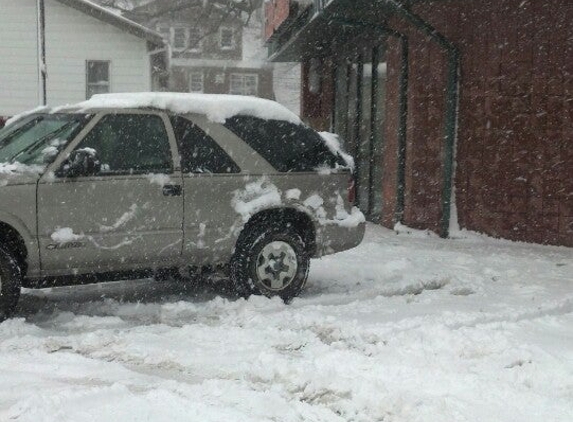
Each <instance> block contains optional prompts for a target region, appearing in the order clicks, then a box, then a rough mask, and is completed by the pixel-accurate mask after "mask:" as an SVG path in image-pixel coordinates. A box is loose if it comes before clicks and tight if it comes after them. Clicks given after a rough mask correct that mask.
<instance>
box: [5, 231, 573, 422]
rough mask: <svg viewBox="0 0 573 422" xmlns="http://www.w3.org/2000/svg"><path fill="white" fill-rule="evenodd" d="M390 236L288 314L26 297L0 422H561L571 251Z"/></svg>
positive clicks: (145, 289) (188, 296)
mask: <svg viewBox="0 0 573 422" xmlns="http://www.w3.org/2000/svg"><path fill="white" fill-rule="evenodd" d="M400 231H401V234H400V235H396V234H395V233H394V232H391V231H389V230H385V229H382V228H379V227H374V226H370V227H369V228H368V232H367V237H366V239H365V242H364V243H363V245H362V246H360V247H359V248H357V249H355V250H353V251H349V252H346V253H342V254H339V255H335V256H331V257H328V258H325V259H323V260H320V261H316V262H313V265H312V269H311V274H310V280H309V284H308V287H307V289H306V291H305V293H304V295H303V297H301V298H300V299H297V300H295V301H294V302H293V303H292V304H291V305H289V306H286V305H284V304H283V303H281V302H280V301H279V300H268V299H264V298H252V299H250V300H248V301H245V300H242V299H239V300H237V299H235V298H233V297H231V296H229V295H226V294H225V293H222V292H217V291H214V290H215V289H213V288H204V289H202V290H200V291H195V292H190V291H188V289H185V288H182V287H181V286H178V285H176V284H173V283H169V282H162V283H154V282H151V281H149V280H143V281H132V282H125V283H121V284H120V283H111V284H106V285H97V286H85V287H77V288H65V289H64V288H62V289H52V290H49V291H26V292H25V294H24V295H23V298H22V301H21V306H20V310H19V314H18V315H17V316H16V318H15V319H12V320H9V321H6V322H4V323H2V324H0V421H2V422H4V421H12V420H14V421H19V422H23V421H33V422H43V421H46V422H47V421H57V422H64V421H70V422H72V421H73V422H82V421H98V422H101V421H121V422H126V421H153V422H155V421H169V422H177V421H185V422H188V421H201V422H208V421H217V422H219V421H232V422H236V421H328V422H336V421H357V422H362V421H364V422H365V421H408V422H410V421H424V422H430V421H437V422H452V421H476V422H477V421H479V422H485V421H487V422H498V421H519V422H527V421H536V422H548V421H563V422H570V421H572V420H573V249H567V248H557V247H543V246H535V245H525V244H514V243H510V242H506V241H496V240H491V239H485V238H480V237H471V238H470V239H460V240H441V239H436V238H435V237H429V236H424V235H420V233H413V234H408V233H405V230H403V228H402V229H401V230H400ZM220 290H223V289H220Z"/></svg>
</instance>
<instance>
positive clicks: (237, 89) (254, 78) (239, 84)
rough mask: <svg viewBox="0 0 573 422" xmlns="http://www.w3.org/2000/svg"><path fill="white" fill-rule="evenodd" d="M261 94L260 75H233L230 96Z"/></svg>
mask: <svg viewBox="0 0 573 422" xmlns="http://www.w3.org/2000/svg"><path fill="white" fill-rule="evenodd" d="M258 92H259V75H252V74H241V73H232V74H231V88H230V90H229V93H230V94H233V95H257V94H258Z"/></svg>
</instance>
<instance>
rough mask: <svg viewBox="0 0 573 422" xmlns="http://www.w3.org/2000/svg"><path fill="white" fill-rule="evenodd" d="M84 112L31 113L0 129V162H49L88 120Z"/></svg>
mask: <svg viewBox="0 0 573 422" xmlns="http://www.w3.org/2000/svg"><path fill="white" fill-rule="evenodd" d="M90 117H91V116H90V115H85V114H34V115H31V116H28V117H25V118H23V119H22V120H20V121H18V122H16V123H14V124H13V125H10V126H8V127H6V128H4V129H2V130H0V163H5V162H8V163H13V162H19V163H22V164H27V165H42V164H48V163H50V162H51V161H52V160H53V159H54V158H55V157H56V156H57V155H58V153H59V152H60V151H61V150H62V149H63V148H64V147H65V146H66V145H67V143H68V142H69V141H70V140H72V139H73V138H74V137H75V136H76V135H77V134H78V133H79V131H80V130H81V129H82V128H83V127H84V126H85V125H86V124H87V122H88V121H89V118H90Z"/></svg>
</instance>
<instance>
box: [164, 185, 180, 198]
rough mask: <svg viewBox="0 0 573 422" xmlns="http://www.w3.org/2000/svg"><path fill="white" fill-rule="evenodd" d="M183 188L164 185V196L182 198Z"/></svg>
mask: <svg viewBox="0 0 573 422" xmlns="http://www.w3.org/2000/svg"><path fill="white" fill-rule="evenodd" d="M182 194H183V188H182V186H181V185H164V186H163V196H181V195H182Z"/></svg>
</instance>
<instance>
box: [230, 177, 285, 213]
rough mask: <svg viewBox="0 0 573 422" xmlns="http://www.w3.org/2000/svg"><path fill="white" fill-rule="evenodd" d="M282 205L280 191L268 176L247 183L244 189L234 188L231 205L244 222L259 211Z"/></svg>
mask: <svg viewBox="0 0 573 422" xmlns="http://www.w3.org/2000/svg"><path fill="white" fill-rule="evenodd" d="M281 205H282V200H281V193H280V191H279V190H278V188H277V187H276V186H275V185H274V184H272V183H271V182H270V181H269V179H268V178H266V177H262V178H260V179H259V180H258V181H256V182H252V183H248V184H247V185H246V186H245V188H244V189H239V190H236V191H235V192H234V194H233V199H232V200H231V206H232V207H233V208H234V210H235V211H236V212H237V213H238V214H240V215H241V216H242V218H243V221H244V222H247V221H249V218H250V217H251V216H252V215H254V214H256V213H257V212H259V211H262V210H264V209H268V208H273V207H279V206H281Z"/></svg>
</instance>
